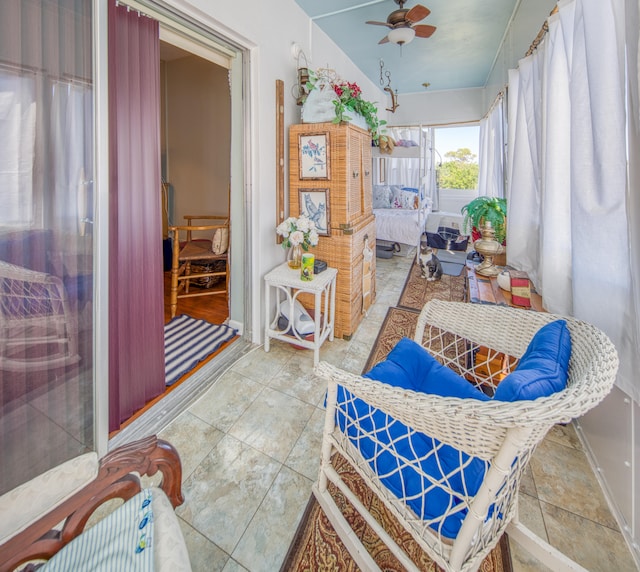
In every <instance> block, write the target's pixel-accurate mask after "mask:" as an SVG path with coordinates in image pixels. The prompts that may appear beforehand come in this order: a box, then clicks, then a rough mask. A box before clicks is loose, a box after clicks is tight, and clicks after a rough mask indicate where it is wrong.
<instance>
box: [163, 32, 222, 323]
mask: <svg viewBox="0 0 640 572" xmlns="http://www.w3.org/2000/svg"><path fill="white" fill-rule="evenodd" d="M161 30H162V28H161ZM163 36H165V37H167V36H168V38H169V40H171V39H172V38H174V36H173V35H171V34H167V33H163V32H162V31H161V38H162V37H163ZM174 41H175V39H174ZM181 44H182V45H183V46H185V44H187V43H186V42H185V41H184V40H183V41H181ZM187 47H188V45H187ZM199 51H200V53H202V50H199ZM212 59H215V60H216V61H212ZM225 64H226V61H225V60H221V58H220V57H215V55H212V56H210V57H209V58H204V57H201V56H200V55H197V54H194V53H193V52H192V51H188V50H187V49H183V48H182V47H178V46H176V45H174V44H172V43H170V41H164V40H161V42H160V93H161V98H160V108H161V118H160V134H161V157H162V159H161V167H162V180H163V186H162V202H163V203H162V204H163V224H162V232H163V245H164V248H163V255H164V283H165V323H167V322H168V321H169V320H170V319H171V314H170V311H169V302H168V299H169V284H170V270H171V236H170V235H169V227H170V226H171V225H184V224H186V223H185V219H184V217H185V216H186V215H195V216H201V215H213V216H221V217H225V218H228V217H229V216H230V212H229V210H230V208H229V207H230V196H229V192H230V183H231V181H230V179H231V92H230V85H229V70H228V66H227V65H225ZM199 224H205V223H203V222H200V223H199ZM194 238H201V239H203V240H206V239H209V240H210V239H211V237H210V236H205V233H202V234H200V235H197V236H195V237H194ZM216 278H218V277H216ZM212 282H214V280H213V279H212V280H209V281H200V282H199V281H195V283H194V282H192V283H191V287H192V288H195V289H196V290H197V289H207V288H218V289H219V285H217V284H214V283H212ZM229 296H230V292H229ZM229 303H230V300H229V299H228V298H227V296H225V295H221V296H218V295H216V296H199V297H194V298H186V299H180V300H179V307H178V313H179V314H187V315H189V316H191V317H192V318H197V319H204V320H206V321H208V322H210V323H213V324H222V323H224V322H226V321H228V319H229Z"/></svg>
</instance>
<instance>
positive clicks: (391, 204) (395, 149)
mask: <svg viewBox="0 0 640 572" xmlns="http://www.w3.org/2000/svg"><path fill="white" fill-rule="evenodd" d="M386 135H387V136H388V137H390V138H391V139H392V140H393V142H394V145H393V146H392V147H391V149H386V150H381V149H380V148H377V147H374V148H373V150H372V157H373V212H374V215H375V217H376V239H377V240H378V241H379V242H382V243H385V242H386V243H397V244H399V245H407V247H408V248H405V249H403V250H406V252H407V254H410V253H411V252H413V251H414V249H415V248H416V247H418V245H419V244H420V237H421V235H422V233H423V232H424V231H425V223H426V220H427V215H428V214H429V212H431V206H432V201H431V199H430V198H428V197H430V193H429V192H428V188H429V187H430V186H431V184H430V180H429V176H428V174H429V173H431V171H432V169H429V168H428V167H429V165H431V159H430V154H429V153H428V150H429V149H430V147H431V145H430V141H431V137H432V130H430V129H427V128H422V127H421V126H412V127H388V128H387V130H386ZM395 251H396V252H397V251H398V248H397V247H396V248H395Z"/></svg>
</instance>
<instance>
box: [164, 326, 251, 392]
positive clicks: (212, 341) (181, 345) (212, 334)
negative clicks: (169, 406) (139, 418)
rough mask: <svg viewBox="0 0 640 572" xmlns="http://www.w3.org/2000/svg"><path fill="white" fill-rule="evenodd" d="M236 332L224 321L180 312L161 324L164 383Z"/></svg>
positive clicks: (173, 381) (180, 373) (207, 354)
mask: <svg viewBox="0 0 640 572" xmlns="http://www.w3.org/2000/svg"><path fill="white" fill-rule="evenodd" d="M237 333H238V332H237V331H236V330H234V329H233V328H230V327H229V326H225V325H216V324H211V323H209V322H206V321H205V320H196V319H195V318H192V317H191V316H187V315H186V314H183V315H181V316H176V317H175V318H173V320H171V321H170V322H169V323H168V324H165V326H164V371H165V381H166V384H167V385H172V384H173V383H175V382H176V381H177V380H178V379H180V378H181V377H182V376H183V375H184V374H185V373H187V372H188V371H191V370H192V369H193V368H194V367H196V366H197V365H198V364H199V363H200V362H201V361H203V360H204V359H206V358H207V357H208V356H210V355H211V354H212V353H213V352H215V351H216V350H217V349H218V348H220V346H222V344H224V343H226V342H228V341H229V340H231V339H233V338H234V337H235V336H236V334H237Z"/></svg>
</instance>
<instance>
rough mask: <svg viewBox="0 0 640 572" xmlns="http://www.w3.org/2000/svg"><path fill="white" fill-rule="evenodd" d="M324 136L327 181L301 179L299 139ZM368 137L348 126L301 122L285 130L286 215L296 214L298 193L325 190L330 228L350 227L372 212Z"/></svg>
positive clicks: (324, 179)
mask: <svg viewBox="0 0 640 572" xmlns="http://www.w3.org/2000/svg"><path fill="white" fill-rule="evenodd" d="M311 135H325V136H326V148H327V150H326V159H327V178H318V179H309V178H301V171H300V155H301V151H300V142H301V137H305V136H311ZM371 166H372V165H371V135H370V134H369V132H368V131H364V130H363V129H360V128H359V127H355V126H353V125H350V124H341V125H337V124H333V123H304V124H301V125H292V126H291V127H290V128H289V212H290V215H291V216H298V215H299V214H300V193H301V192H303V191H305V190H315V189H328V191H329V193H328V199H327V203H328V206H329V211H328V213H329V224H330V226H331V228H332V229H335V228H341V227H345V226H346V227H351V226H353V225H355V224H357V223H358V222H360V221H362V220H364V219H365V218H366V217H367V216H369V215H370V214H371V212H372V201H373V198H372V193H371Z"/></svg>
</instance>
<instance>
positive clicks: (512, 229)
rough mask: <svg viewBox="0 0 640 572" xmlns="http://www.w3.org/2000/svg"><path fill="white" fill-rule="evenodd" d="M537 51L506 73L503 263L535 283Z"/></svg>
mask: <svg viewBox="0 0 640 572" xmlns="http://www.w3.org/2000/svg"><path fill="white" fill-rule="evenodd" d="M540 59H541V58H540V52H536V53H534V54H533V55H532V56H530V57H528V58H525V59H524V60H522V61H520V66H519V69H518V70H510V73H509V105H508V109H509V121H508V123H509V135H508V140H509V155H508V158H509V165H508V169H509V170H508V173H509V174H508V177H507V180H508V181H509V184H508V187H507V263H508V264H510V265H512V266H515V267H517V268H520V269H521V270H526V271H527V272H528V274H529V277H530V278H531V280H533V282H534V284H538V264H539V261H540V250H539V235H540V222H541V221H540V219H541V212H540V180H539V175H538V171H539V166H540V159H539V146H540V121H539V118H540V104H541V97H540V90H541V83H540V81H539V77H540Z"/></svg>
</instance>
